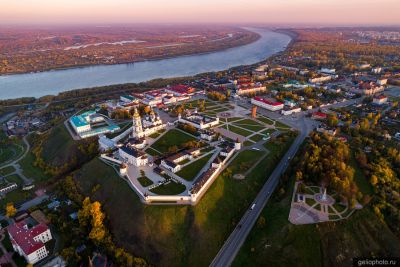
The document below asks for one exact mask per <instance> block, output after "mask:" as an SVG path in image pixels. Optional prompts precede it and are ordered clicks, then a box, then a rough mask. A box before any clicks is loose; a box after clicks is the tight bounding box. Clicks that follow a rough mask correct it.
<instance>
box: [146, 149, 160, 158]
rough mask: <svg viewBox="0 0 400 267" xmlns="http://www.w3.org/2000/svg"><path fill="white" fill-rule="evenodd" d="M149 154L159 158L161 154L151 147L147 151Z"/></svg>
mask: <svg viewBox="0 0 400 267" xmlns="http://www.w3.org/2000/svg"><path fill="white" fill-rule="evenodd" d="M145 152H146V153H147V154H149V155H151V156H159V155H160V153H158V152H157V151H155V150H154V149H152V148H151V147H149V148H148V149H146V151H145Z"/></svg>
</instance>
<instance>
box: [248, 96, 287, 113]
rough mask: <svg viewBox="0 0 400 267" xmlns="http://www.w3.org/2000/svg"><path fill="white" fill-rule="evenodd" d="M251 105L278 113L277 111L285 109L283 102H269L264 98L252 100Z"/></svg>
mask: <svg viewBox="0 0 400 267" xmlns="http://www.w3.org/2000/svg"><path fill="white" fill-rule="evenodd" d="M251 103H252V104H253V105H256V106H259V107H261V108H265V109H268V110H271V111H277V110H281V109H283V106H284V105H283V103H281V102H277V101H273V100H269V99H265V98H262V97H258V96H256V97H254V98H252V99H251Z"/></svg>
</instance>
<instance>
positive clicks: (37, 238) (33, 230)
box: [7, 220, 52, 264]
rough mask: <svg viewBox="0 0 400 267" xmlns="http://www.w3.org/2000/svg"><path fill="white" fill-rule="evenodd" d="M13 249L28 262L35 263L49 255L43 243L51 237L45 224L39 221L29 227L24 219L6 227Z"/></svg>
mask: <svg viewBox="0 0 400 267" xmlns="http://www.w3.org/2000/svg"><path fill="white" fill-rule="evenodd" d="M7 231H8V235H9V236H10V241H11V244H12V246H13V248H14V251H15V252H17V253H18V254H19V255H20V256H22V257H24V258H25V260H26V261H27V262H28V264H35V263H37V262H38V261H40V260H42V259H44V258H46V257H47V256H48V255H49V251H47V249H46V246H45V243H46V242H48V241H50V240H51V239H52V235H51V232H50V229H49V228H48V227H47V225H45V224H43V223H40V224H38V225H35V226H33V227H29V226H28V223H27V222H26V220H23V221H20V222H17V223H14V224H12V225H10V226H8V227H7Z"/></svg>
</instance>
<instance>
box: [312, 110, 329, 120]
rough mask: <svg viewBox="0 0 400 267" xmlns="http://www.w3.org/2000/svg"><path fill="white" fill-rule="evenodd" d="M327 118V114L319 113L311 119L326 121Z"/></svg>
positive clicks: (314, 114) (315, 113)
mask: <svg viewBox="0 0 400 267" xmlns="http://www.w3.org/2000/svg"><path fill="white" fill-rule="evenodd" d="M327 116H328V115H326V114H325V113H322V112H318V111H317V112H314V113H313V114H312V116H311V118H313V119H314V120H324V119H326V117H327Z"/></svg>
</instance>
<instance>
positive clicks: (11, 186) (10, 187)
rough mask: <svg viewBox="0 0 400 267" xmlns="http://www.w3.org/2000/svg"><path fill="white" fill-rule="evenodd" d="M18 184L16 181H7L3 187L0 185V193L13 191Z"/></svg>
mask: <svg viewBox="0 0 400 267" xmlns="http://www.w3.org/2000/svg"><path fill="white" fill-rule="evenodd" d="M17 188H18V185H17V184H16V183H8V184H6V185H5V186H3V187H0V193H2V194H6V193H8V192H10V191H13V190H14V189H17Z"/></svg>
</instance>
